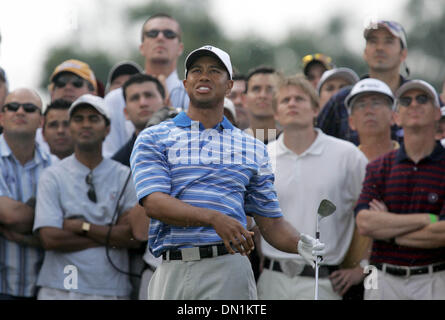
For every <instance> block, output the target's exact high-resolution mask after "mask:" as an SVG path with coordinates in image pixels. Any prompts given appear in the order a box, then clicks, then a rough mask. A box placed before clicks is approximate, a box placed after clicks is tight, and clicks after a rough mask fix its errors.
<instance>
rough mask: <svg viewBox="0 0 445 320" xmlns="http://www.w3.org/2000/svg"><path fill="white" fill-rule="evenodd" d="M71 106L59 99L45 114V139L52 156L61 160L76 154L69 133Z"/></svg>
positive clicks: (50, 105) (43, 129)
mask: <svg viewBox="0 0 445 320" xmlns="http://www.w3.org/2000/svg"><path fill="white" fill-rule="evenodd" d="M70 106H71V103H70V102H68V101H66V100H63V99H57V100H55V101H53V102H52V103H50V104H49V105H48V106H47V107H46V109H45V112H44V113H43V119H44V120H43V127H42V135H43V138H44V139H45V141H46V143H48V146H49V150H50V152H51V154H53V155H55V156H57V157H58V158H59V159H64V158H66V157H68V156H69V155H71V154H72V153H73V152H74V144H73V139H72V138H71V134H70V132H69V116H68V109H69V108H70Z"/></svg>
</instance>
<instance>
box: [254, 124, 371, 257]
mask: <svg viewBox="0 0 445 320" xmlns="http://www.w3.org/2000/svg"><path fill="white" fill-rule="evenodd" d="M315 130H316V132H317V137H316V139H315V141H314V142H313V143H312V145H311V146H310V147H309V148H308V149H307V150H306V151H304V152H303V153H302V154H300V155H297V154H295V153H294V152H293V151H292V150H290V149H288V148H287V147H286V145H285V144H284V136H285V134H286V133H283V134H282V135H280V137H278V139H277V140H276V141H274V142H271V143H269V144H268V146H267V148H268V151H269V156H270V158H271V162H272V168H273V171H274V173H275V187H276V190H277V194H278V200H279V203H280V207H281V209H282V211H283V215H284V217H285V219H286V220H287V221H289V223H290V224H292V226H294V227H295V228H296V229H297V230H298V231H299V232H302V233H305V234H308V235H310V236H312V237H315V231H316V222H317V210H318V207H319V205H320V202H321V200H323V199H328V200H330V201H332V202H333V203H334V204H335V206H336V207H337V210H336V211H335V212H334V213H333V214H332V215H331V216H329V217H326V218H323V219H322V220H321V222H320V241H321V242H323V243H325V244H326V255H325V256H323V264H328V265H338V264H340V263H341V262H342V261H343V258H344V256H345V254H346V252H347V250H348V248H349V245H350V242H351V239H352V236H353V232H354V212H353V209H354V206H355V203H356V201H357V199H358V197H359V195H360V190H361V186H362V181H363V177H364V175H365V168H366V164H367V162H368V160H367V159H366V157H365V155H364V154H363V153H362V152H361V151H360V150H358V149H357V147H356V146H355V145H353V144H352V143H350V142H348V141H344V140H340V139H337V138H334V137H331V136H328V135H326V134H324V133H323V132H322V131H321V130H320V129H315ZM262 251H263V254H264V255H265V256H267V257H269V258H273V259H297V260H298V261H300V262H301V263H304V260H303V259H302V258H301V257H300V256H299V255H296V254H289V253H285V252H282V251H279V250H277V249H275V248H273V247H272V246H271V245H270V244H268V243H267V242H266V241H265V240H264V239H263V240H262Z"/></svg>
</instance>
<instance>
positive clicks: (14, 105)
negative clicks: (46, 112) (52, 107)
mask: <svg viewBox="0 0 445 320" xmlns="http://www.w3.org/2000/svg"><path fill="white" fill-rule="evenodd" d="M20 107H23V110H25V112H26V113H34V112H36V111H37V110H39V112H40V108H39V107H37V106H36V105H35V104H33V103H18V102H10V103H7V104H5V105H4V106H3V111H5V110H8V111H11V112H17V111H18V110H19V109H20Z"/></svg>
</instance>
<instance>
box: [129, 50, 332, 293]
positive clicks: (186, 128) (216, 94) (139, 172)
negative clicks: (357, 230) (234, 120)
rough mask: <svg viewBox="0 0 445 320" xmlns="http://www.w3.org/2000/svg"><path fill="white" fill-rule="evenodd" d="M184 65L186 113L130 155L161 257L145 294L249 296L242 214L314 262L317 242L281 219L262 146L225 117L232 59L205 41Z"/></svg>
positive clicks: (149, 134) (152, 132)
mask: <svg viewBox="0 0 445 320" xmlns="http://www.w3.org/2000/svg"><path fill="white" fill-rule="evenodd" d="M185 66H186V79H185V80H184V86H185V89H186V91H187V93H188V95H189V97H190V105H189V109H188V111H187V113H184V112H182V113H180V114H179V115H178V116H177V117H175V118H174V119H171V120H168V121H165V122H163V123H161V124H159V125H157V126H153V127H150V128H147V129H145V130H144V131H142V132H141V133H140V135H139V136H138V138H137V140H136V143H135V147H134V149H133V153H132V156H131V161H130V163H131V168H132V172H133V180H134V183H135V186H136V192H137V196H138V199H139V203H140V204H141V205H143V206H144V208H145V210H146V213H147V215H148V216H150V217H151V222H150V231H149V246H150V250H151V252H152V253H153V254H154V255H155V256H161V255H162V257H163V263H162V264H161V265H160V266H159V267H158V268H157V269H156V272H155V274H154V275H153V277H152V279H151V281H150V285H149V289H148V297H149V299H256V298H257V295H256V286H255V280H254V277H253V272H252V269H251V266H250V262H249V260H248V258H247V256H246V255H247V254H248V253H249V252H250V251H251V250H252V249H253V246H254V244H253V238H252V236H253V233H252V232H249V231H248V230H247V217H246V214H248V215H251V216H253V217H254V218H255V221H256V223H257V224H258V226H259V228H260V230H261V232H262V234H263V236H264V237H265V239H267V240H268V241H269V242H270V243H271V244H272V245H273V246H275V247H277V248H279V249H280V250H283V251H286V252H294V253H300V254H302V255H304V256H305V258H306V259H308V260H309V261H310V262H312V264H313V261H314V260H315V257H314V254H315V255H317V254H320V253H322V252H323V248H324V245H323V244H321V243H320V242H319V241H318V240H315V239H313V238H311V237H309V236H306V235H301V237H300V235H299V233H298V232H297V231H296V230H295V229H294V228H293V227H292V226H291V225H290V224H289V223H287V222H286V221H285V220H284V219H283V217H282V213H281V210H280V208H279V204H278V200H277V196H276V192H275V189H274V187H273V174H272V171H271V168H270V164H269V159H268V156H267V151H266V148H265V146H264V144H263V143H261V142H260V141H259V140H256V139H255V138H253V137H252V136H249V135H247V134H245V133H244V132H242V131H241V130H239V129H237V128H235V127H233V126H232V125H231V123H230V122H229V121H228V120H227V119H226V118H225V117H223V104H224V96H226V95H227V94H228V93H229V92H230V90H231V88H232V85H233V81H232V66H231V63H230V57H229V55H228V54H227V53H226V52H224V51H222V50H220V49H218V48H215V47H212V46H204V47H202V48H199V49H197V50H195V51H193V52H192V53H190V54H189V56H188V57H187V59H186V63H185ZM300 238H301V240H300ZM297 244H298V250H297ZM228 253H230V254H228ZM235 253H240V254H235Z"/></svg>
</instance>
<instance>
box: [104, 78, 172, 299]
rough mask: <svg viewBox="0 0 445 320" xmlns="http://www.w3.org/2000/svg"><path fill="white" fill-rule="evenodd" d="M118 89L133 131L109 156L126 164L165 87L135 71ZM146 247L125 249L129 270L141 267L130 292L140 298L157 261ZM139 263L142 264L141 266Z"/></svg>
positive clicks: (141, 232)
mask: <svg viewBox="0 0 445 320" xmlns="http://www.w3.org/2000/svg"><path fill="white" fill-rule="evenodd" d="M122 92H123V94H124V99H125V102H126V106H125V109H124V113H125V116H126V117H127V119H128V120H130V121H131V122H132V123H133V125H134V127H135V132H134V134H133V136H132V137H131V139H130V140H129V141H128V142H127V143H126V144H125V145H124V146H123V147H122V148H121V149H120V150H119V151H118V152H116V154H115V155H114V156H113V157H112V159H113V160H116V161H118V162H120V163H122V164H123V165H126V166H127V167H130V156H131V151H132V150H133V146H134V142H135V141H136V138H137V136H138V135H139V133H140V132H141V131H142V130H144V129H145V126H146V124H147V122H148V120H149V119H150V118H151V117H152V116H153V114H154V113H155V112H156V111H158V110H159V109H161V108H162V107H164V106H165V90H164V86H163V85H162V84H161V82H160V81H159V80H158V79H157V78H155V77H152V76H150V75H148V74H136V75H133V76H132V77H130V79H128V80H127V81H126V82H125V83H124V85H123V87H122ZM137 207H138V208H139V210H133V211H132V213H131V215H130V225H131V228H132V231H133V234H134V236H135V238H136V239H137V240H139V241H143V242H145V243H146V242H147V240H148V227H149V222H150V219H149V218H148V217H147V215H146V214H145V211H144V210H143V208H142V207H141V206H139V205H138V206H137ZM146 247H147V246H146V245H144V246H143V247H141V248H139V249H136V250H130V252H129V254H130V265H131V268H132V271H133V272H136V271H135V270H137V269H144V270H143V271H142V276H141V280H140V281H137V280H136V279H132V283H133V287H134V291H133V294H132V296H133V298H138V299H140V300H146V299H147V291H148V283H149V281H150V278H151V276H152V274H153V272H154V270H155V269H156V267H157V266H158V265H159V263H160V261H159V259H156V258H154V257H153V255H152V254H151V253H150V252H149V251H148V249H147V250H145V249H146ZM143 262H144V263H143ZM142 263H143V266H142V267H141V264H142Z"/></svg>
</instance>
